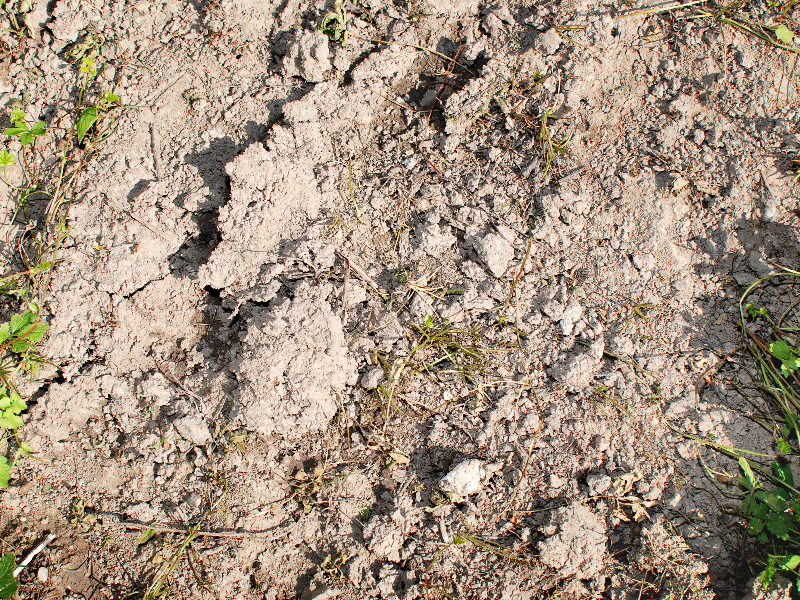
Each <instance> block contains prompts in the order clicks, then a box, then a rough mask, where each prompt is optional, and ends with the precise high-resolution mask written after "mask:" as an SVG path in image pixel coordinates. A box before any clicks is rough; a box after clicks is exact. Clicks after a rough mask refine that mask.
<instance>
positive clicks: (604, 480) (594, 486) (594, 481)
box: [586, 473, 611, 496]
mask: <svg viewBox="0 0 800 600" xmlns="http://www.w3.org/2000/svg"><path fill="white" fill-rule="evenodd" d="M586 485H588V486H589V493H590V494H591V495H592V496H599V495H600V494H602V493H603V492H606V491H608V490H609V489H610V488H611V477H610V476H609V475H602V474H600V473H593V474H591V475H587V476H586Z"/></svg>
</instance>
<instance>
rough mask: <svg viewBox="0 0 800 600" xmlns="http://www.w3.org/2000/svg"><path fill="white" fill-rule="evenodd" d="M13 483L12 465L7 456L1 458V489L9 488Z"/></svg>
mask: <svg viewBox="0 0 800 600" xmlns="http://www.w3.org/2000/svg"><path fill="white" fill-rule="evenodd" d="M9 481H11V465H9V464H8V460H7V459H6V457H5V456H0V488H7V487H8V482H9Z"/></svg>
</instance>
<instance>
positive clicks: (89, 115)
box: [77, 59, 97, 143]
mask: <svg viewBox="0 0 800 600" xmlns="http://www.w3.org/2000/svg"><path fill="white" fill-rule="evenodd" d="M85 60H86V59H84V61H85ZM95 121H97V107H96V106H90V107H89V108H85V109H84V110H83V114H82V115H81V118H80V119H78V127H77V129H78V143H81V142H83V138H84V137H86V134H87V132H88V131H89V129H91V127H92V125H94V122H95Z"/></svg>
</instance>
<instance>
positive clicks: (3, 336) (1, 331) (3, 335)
mask: <svg viewBox="0 0 800 600" xmlns="http://www.w3.org/2000/svg"><path fill="white" fill-rule="evenodd" d="M10 336H11V333H10V331H9V324H8V323H3V324H2V325H0V344H2V343H3V342H5V341H6V340H7V339H8V338H9V337H10Z"/></svg>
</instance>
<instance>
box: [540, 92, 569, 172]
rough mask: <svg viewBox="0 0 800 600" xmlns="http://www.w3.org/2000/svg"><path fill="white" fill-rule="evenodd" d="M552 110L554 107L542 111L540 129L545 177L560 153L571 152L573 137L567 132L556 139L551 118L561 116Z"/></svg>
mask: <svg viewBox="0 0 800 600" xmlns="http://www.w3.org/2000/svg"><path fill="white" fill-rule="evenodd" d="M552 111H553V109H552V108H550V109H547V110H546V111H544V113H542V116H541V123H540V129H539V146H540V147H541V149H542V152H543V153H544V176H545V177H547V174H548V173H549V172H550V167H552V166H553V161H555V159H556V156H557V155H558V154H567V155H568V154H569V153H570V152H569V148H567V144H569V141H570V139H571V138H572V136H571V135H569V134H567V135H565V136H564V137H562V138H559V139H554V138H553V136H552V135H551V134H550V127H549V125H548V124H549V122H550V120H551V119H553V120H555V119H558V118H559V117H557V116H555V115H554V114H553V112H552Z"/></svg>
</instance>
